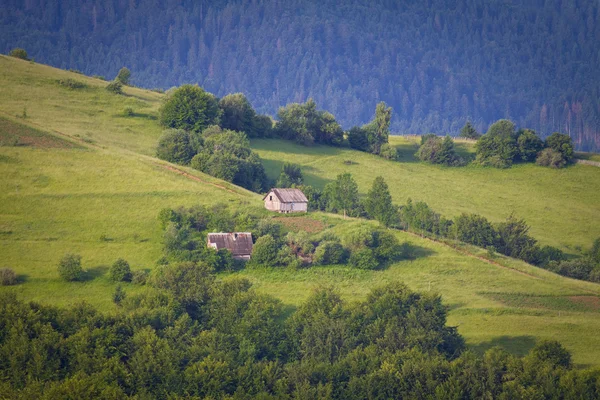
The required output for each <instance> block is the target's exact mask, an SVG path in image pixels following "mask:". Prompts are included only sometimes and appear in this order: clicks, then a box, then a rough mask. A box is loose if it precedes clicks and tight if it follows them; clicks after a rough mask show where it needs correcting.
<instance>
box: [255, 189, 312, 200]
mask: <svg viewBox="0 0 600 400" xmlns="http://www.w3.org/2000/svg"><path fill="white" fill-rule="evenodd" d="M271 192H273V194H274V195H275V196H277V198H278V199H279V201H280V202H281V203H308V199H307V198H306V196H305V195H304V193H302V191H301V190H300V189H271V190H270V191H269V193H271ZM269 193H267V196H268V195H269ZM267 196H265V197H263V200H264V199H266V198H267Z"/></svg>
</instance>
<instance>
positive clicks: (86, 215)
mask: <svg viewBox="0 0 600 400" xmlns="http://www.w3.org/2000/svg"><path fill="white" fill-rule="evenodd" d="M64 79H72V80H75V81H80V82H83V83H85V85H86V86H85V87H84V88H81V89H70V88H68V87H65V86H64V85H62V84H60V83H58V81H60V80H64ZM106 84H107V83H106V82H104V81H101V80H98V79H93V78H89V77H85V76H83V75H80V74H75V73H71V72H66V71H61V70H57V69H54V68H50V67H46V66H43V65H38V64H34V63H30V62H26V61H22V60H14V59H11V58H8V57H4V56H0V85H2V87H3V90H2V91H0V176H1V177H2V179H1V180H0V267H10V268H12V269H14V270H15V272H17V274H18V275H19V279H20V282H19V284H18V285H15V286H11V287H0V291H13V292H16V293H17V294H18V296H19V297H21V298H23V299H27V300H35V301H38V302H44V303H51V304H58V305H68V304H73V303H76V302H80V301H86V302H88V303H91V304H93V305H95V306H98V307H99V308H100V309H102V310H104V311H107V312H111V311H112V310H114V309H115V305H114V304H113V303H112V300H111V298H112V294H113V292H114V290H115V286H116V284H115V283H113V282H111V281H110V280H109V279H108V274H107V271H108V267H109V266H110V264H111V263H112V262H114V260H116V259H117V258H119V257H123V258H125V259H127V260H128V261H129V262H130V264H131V266H132V269H133V270H138V269H146V270H153V269H154V268H156V261H157V259H159V258H160V257H161V253H162V250H161V247H162V243H161V229H160V227H159V223H158V220H157V215H158V212H159V211H160V210H161V209H162V208H164V207H178V206H182V205H183V206H190V205H193V204H206V205H210V204H215V203H218V202H223V203H226V204H229V205H230V206H231V207H233V208H237V207H260V206H261V197H260V195H257V194H254V193H251V192H249V191H246V190H244V189H241V188H239V187H236V186H234V185H231V184H229V183H225V182H222V181H220V180H217V179H215V178H212V177H209V176H207V175H204V174H202V173H200V172H197V171H194V170H191V169H189V168H185V167H180V166H177V167H176V166H173V165H171V164H169V163H165V162H163V161H160V160H157V159H156V158H154V157H153V155H154V147H155V145H156V142H157V140H158V137H159V136H160V133H161V128H160V127H159V126H158V123H157V121H156V118H157V115H158V114H157V110H158V107H159V106H160V101H161V98H162V96H163V95H161V94H159V93H155V92H150V91H146V90H141V89H136V88H126V89H125V95H114V94H111V93H108V92H107V91H105V90H104V86H106ZM126 108H131V109H133V114H130V115H127V114H126V113H125V112H124V110H125V109H126ZM415 140H418V139H412V138H392V143H393V144H395V145H396V146H398V147H399V148H400V151H401V152H402V161H401V162H390V161H385V160H382V159H379V158H376V157H374V156H371V155H368V154H363V153H359V152H356V151H352V150H347V149H334V148H328V147H320V146H319V147H303V146H298V145H295V144H292V143H289V142H286V141H279V140H255V141H253V142H252V145H253V148H254V149H255V150H256V151H257V152H258V153H259V155H260V156H261V157H262V158H263V159H264V164H265V167H266V169H267V172H268V174H269V175H270V176H271V177H275V176H276V175H277V174H278V172H279V169H280V168H281V165H282V164H283V163H284V162H286V161H287V162H295V163H298V164H300V165H301V166H302V170H303V173H304V175H305V178H306V181H307V183H308V184H311V185H315V186H318V187H323V186H324V185H325V184H326V183H327V182H328V181H329V180H331V179H333V178H335V176H336V175H337V174H338V173H341V172H346V171H347V172H351V173H352V174H353V176H354V177H355V179H356V180H357V182H358V184H359V187H360V191H361V194H364V193H366V191H367V190H368V188H369V186H370V184H371V182H372V180H373V179H374V178H375V177H376V176H377V175H382V176H384V177H385V179H386V181H387V182H388V184H389V185H390V190H391V192H392V196H393V198H394V201H395V202H397V203H404V202H405V201H406V199H407V198H408V197H411V198H413V199H414V200H423V201H426V202H427V203H428V204H429V205H430V206H432V207H433V208H434V209H435V210H436V211H438V212H440V213H441V214H443V215H445V216H447V217H453V216H455V215H457V214H459V213H460V212H463V211H464V212H477V213H480V214H482V215H485V216H486V217H488V218H489V219H491V220H493V221H500V220H502V219H504V218H505V217H506V216H508V214H510V213H511V212H514V213H515V214H516V215H517V216H519V217H523V218H525V219H526V220H527V222H528V223H529V224H530V225H531V227H532V228H531V232H532V234H533V236H535V237H536V238H538V239H539V240H540V241H541V242H542V243H543V244H550V245H555V246H559V247H561V248H562V249H564V250H565V251H567V252H569V253H573V254H578V253H580V252H581V248H586V247H589V246H590V245H591V243H592V241H593V240H594V238H596V237H598V236H600V200H599V199H598V195H597V194H598V193H600V168H596V167H592V166H587V165H576V166H572V167H569V168H567V169H565V170H561V171H555V170H550V169H545V168H540V167H537V166H535V165H517V166H515V167H513V168H511V169H509V170H493V169H488V168H479V167H471V166H469V167H464V168H454V169H451V168H441V167H435V166H429V165H425V164H421V163H417V162H416V161H415V159H414V157H413V156H412V154H413V153H414V152H415V151H416V146H415ZM458 146H459V147H460V149H461V152H462V153H463V154H464V155H465V156H466V157H470V156H472V150H471V147H472V144H470V143H468V142H464V143H463V142H460V143H459V144H458ZM174 168H176V170H175V169H174ZM181 172H186V173H188V174H190V175H188V176H184V175H182V174H181ZM274 217H277V218H279V216H274ZM294 218H296V217H294ZM294 218H288V217H282V219H281V220H282V221H283V222H284V223H285V224H286V225H288V226H289V227H290V229H292V230H297V229H307V228H308V227H311V226H316V229H330V230H332V231H333V232H337V233H340V234H341V233H343V232H344V230H345V229H347V227H350V226H352V225H353V224H355V223H357V222H356V221H355V220H352V219H348V220H343V219H341V217H338V216H330V215H325V214H320V213H314V214H309V215H308V216H306V217H302V218H300V219H294ZM396 235H398V237H399V239H401V240H403V241H410V242H411V243H412V245H413V246H414V247H415V253H416V257H415V259H414V260H407V261H402V262H399V263H396V264H394V265H391V266H390V267H388V268H387V269H385V270H381V271H358V270H354V269H351V268H349V267H340V266H326V267H313V268H309V269H304V270H299V271H291V270H244V271H241V272H238V273H235V274H223V275H221V276H220V278H222V279H230V278H232V277H233V276H241V277H246V278H248V279H249V280H251V281H252V282H253V283H254V285H255V287H256V288H257V290H258V291H260V292H261V293H266V294H270V295H272V296H275V297H277V298H279V299H281V301H282V302H283V303H284V305H286V307H288V308H289V310H290V312H292V311H293V310H294V308H295V307H296V306H297V305H299V304H301V303H302V302H303V301H304V299H306V298H307V296H308V295H309V294H310V292H311V290H312V289H313V288H315V287H318V286H321V285H331V286H334V287H336V288H337V290H339V291H340V292H341V293H342V295H343V297H344V298H345V299H347V300H348V301H353V300H358V299H363V298H364V296H365V295H366V293H367V292H368V291H369V290H371V289H372V288H373V287H375V286H378V285H381V284H385V283H387V282H393V281H403V282H405V283H406V284H408V285H409V286H410V287H411V288H412V289H414V290H418V291H431V292H434V293H438V294H439V295H441V296H442V298H443V300H444V302H445V304H447V305H448V307H449V310H450V311H449V324H450V325H454V326H458V330H459V332H460V333H461V334H462V335H463V336H464V337H465V338H466V340H467V343H468V344H469V346H471V348H472V349H474V350H475V351H483V350H486V349H487V348H489V347H492V346H494V345H501V346H503V347H505V348H506V349H508V350H510V351H511V352H514V353H515V354H524V353H525V352H526V351H527V350H529V349H530V348H531V347H532V346H533V345H534V344H535V343H536V342H537V341H539V340H540V339H543V338H552V339H556V340H559V341H561V342H562V343H563V344H564V345H565V346H566V347H567V348H568V349H569V350H570V351H572V352H573V357H574V361H575V362H576V363H577V364H579V365H600V337H599V336H598V335H596V334H595V332H598V331H600V285H597V284H593V283H590V282H582V281H576V280H572V279H568V278H564V277H561V276H558V275H555V274H552V273H550V272H547V271H544V270H542V269H539V268H536V267H532V266H530V265H527V264H525V263H523V262H521V261H517V260H512V259H508V258H506V257H502V256H496V258H495V259H494V260H492V261H493V262H489V261H487V260H486V259H485V257H486V252H485V251H484V250H481V249H477V248H474V247H471V246H461V247H459V248H453V247H449V246H447V245H445V244H442V243H438V242H434V241H431V240H428V239H426V238H421V237H419V236H416V235H413V234H409V233H406V232H396ZM67 252H74V253H78V254H81V255H82V262H83V266H84V268H85V269H86V271H87V272H86V274H85V279H84V280H83V281H82V282H73V283H66V282H63V281H61V280H60V279H59V277H58V274H57V271H56V266H57V262H58V260H59V259H60V258H61V257H62V256H63V255H64V254H65V253H67ZM123 287H124V289H125V291H126V292H127V293H130V294H131V293H134V292H136V291H142V290H152V289H151V288H150V287H148V286H136V285H133V284H124V285H123Z"/></svg>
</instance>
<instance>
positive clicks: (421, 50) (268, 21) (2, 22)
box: [0, 0, 600, 151]
mask: <svg viewBox="0 0 600 400" xmlns="http://www.w3.org/2000/svg"><path fill="white" fill-rule="evenodd" d="M14 47H22V48H25V49H26V50H27V52H28V53H29V55H30V56H31V57H33V58H34V59H35V60H36V61H38V62H43V63H48V64H51V65H54V66H57V67H60V68H71V69H77V70H80V71H82V72H84V73H86V74H96V75H102V76H106V77H107V78H108V79H112V78H113V77H114V76H115V75H116V74H117V72H118V71H119V69H120V68H121V67H123V66H126V67H128V68H129V69H130V70H131V71H132V83H133V84H135V85H139V86H143V87H149V88H163V89H167V88H169V87H171V86H175V85H180V84H183V83H198V84H199V85H200V86H202V87H204V88H205V89H206V90H207V91H210V92H212V93H215V94H216V95H217V96H224V95H226V94H228V93H235V92H243V93H245V94H246V95H247V96H248V98H249V100H250V101H251V102H252V104H253V105H254V107H255V108H256V109H257V111H258V112H260V113H266V114H270V115H275V114H276V112H277V109H278V108H279V107H281V106H285V105H286V104H288V103H290V102H304V101H306V100H307V99H308V98H313V99H314V100H315V102H316V103H317V104H318V106H319V108H322V109H324V110H327V111H329V112H331V113H332V114H334V115H335V116H336V118H337V119H338V121H340V122H341V124H342V126H343V127H344V128H345V129H348V128H350V127H351V126H353V125H360V124H363V123H365V122H367V121H368V120H370V118H371V116H372V110H373V107H374V106H375V104H376V103H377V102H379V101H385V102H386V103H387V104H388V105H390V106H392V107H393V109H394V117H393V120H392V125H391V128H392V131H393V132H395V133H415V134H424V133H428V132H434V133H437V134H440V135H441V134H451V135H458V133H459V130H460V128H461V127H462V126H463V125H464V124H465V122H466V121H467V120H471V121H472V122H473V124H474V126H475V127H476V128H477V129H478V130H479V131H483V132H485V130H486V129H487V126H488V125H489V124H490V123H492V122H494V121H495V120H498V119H500V118H507V119H511V120H513V121H515V122H516V123H517V125H518V126H519V127H526V128H530V129H534V130H536V131H538V132H539V133H541V134H542V135H544V136H545V135H548V134H550V133H552V132H554V131H560V132H563V133H567V134H569V135H571V137H573V140H574V142H575V145H576V147H577V149H579V150H596V151H598V150H600V102H599V99H600V68H599V67H598V65H600V4H599V3H598V2H597V1H595V0H503V1H498V0H492V1H482V0H463V1H459V2H454V1H448V0H428V1H412V0H402V1H389V0H375V1H368V2H367V1H356V0H352V1H345V2H338V1H331V0H324V1H318V2H317V1H309V0H295V1H277V0H255V1H239V0H221V1H192V0H181V1H175V0H170V1H165V2H161V1H156V0H85V1H73V0H25V1H22V0H4V1H3V5H2V7H1V9H0V51H2V52H4V53H7V52H8V51H9V50H10V49H12V48H14Z"/></svg>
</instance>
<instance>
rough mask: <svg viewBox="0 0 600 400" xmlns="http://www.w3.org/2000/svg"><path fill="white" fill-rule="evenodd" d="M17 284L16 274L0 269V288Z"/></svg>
mask: <svg viewBox="0 0 600 400" xmlns="http://www.w3.org/2000/svg"><path fill="white" fill-rule="evenodd" d="M16 283H17V274H16V273H15V271H13V270H12V269H10V268H0V286H10V285H15V284H16Z"/></svg>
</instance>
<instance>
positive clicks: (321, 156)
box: [252, 137, 600, 254]
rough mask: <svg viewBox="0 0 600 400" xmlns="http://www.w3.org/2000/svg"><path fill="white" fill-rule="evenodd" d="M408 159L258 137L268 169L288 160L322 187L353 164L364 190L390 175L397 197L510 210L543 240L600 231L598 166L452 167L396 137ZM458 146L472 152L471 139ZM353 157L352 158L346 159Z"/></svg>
mask: <svg viewBox="0 0 600 400" xmlns="http://www.w3.org/2000/svg"><path fill="white" fill-rule="evenodd" d="M391 143H392V144H395V145H396V146H398V147H399V149H400V152H401V155H402V160H403V162H400V163H398V162H392V161H387V160H384V159H382V158H379V157H376V156H373V155H370V154H366V153H360V152H356V151H353V150H349V149H337V148H332V147H326V146H318V147H310V148H308V147H304V146H300V145H296V144H294V143H291V142H288V141H279V140H264V139H262V140H253V141H252V146H253V148H254V149H255V150H256V151H257V152H258V154H259V155H260V156H261V157H262V158H263V159H264V161H265V166H266V168H267V174H268V175H269V176H270V177H271V178H275V177H276V176H277V175H278V174H279V171H280V170H281V165H282V164H283V163H284V162H293V163H297V164H300V165H301V166H302V170H303V172H304V174H305V176H306V182H307V183H308V184H310V185H314V186H317V187H321V188H322V187H323V186H324V185H325V184H326V183H327V182H329V181H330V180H332V179H335V177H336V175H337V174H339V173H342V172H350V173H352V176H353V177H354V178H355V179H356V181H357V183H358V185H359V189H360V192H361V193H362V194H365V193H366V192H367V191H368V189H369V188H370V185H371V184H372V182H373V179H374V178H375V177H376V176H377V175H381V176H383V177H384V178H385V180H386V182H387V183H388V185H389V186H390V191H391V194H392V197H393V199H394V202H396V203H399V204H402V203H405V202H406V200H407V199H408V198H409V197H410V198H412V199H413V200H423V201H425V202H427V203H428V204H429V205H430V206H431V207H432V208H433V209H434V210H436V211H437V212H439V213H441V214H442V215H444V216H446V217H450V218H452V217H455V216H457V215H459V214H460V213H462V212H467V213H477V214H481V215H484V216H485V217H487V218H488V219H490V220H491V221H495V222H498V221H501V220H503V219H505V218H506V217H508V216H509V215H510V213H513V212H514V213H515V215H516V216H518V217H520V218H524V219H525V220H526V221H527V223H528V224H529V225H530V226H531V233H532V235H533V236H534V237H535V238H537V239H538V240H539V241H540V242H541V243H542V244H548V245H552V246H557V247H560V248H561V249H563V250H564V251H566V252H568V253H575V254H577V253H580V251H581V248H589V247H590V246H591V244H592V242H593V241H594V239H595V238H597V237H599V236H600V196H599V195H598V193H600V168H596V167H593V166H588V165H574V166H571V167H569V168H566V169H562V170H553V169H550V168H543V167H539V166H537V165H534V164H523V165H515V166H513V167H512V168H510V169H506V170H499V169H494V168H483V167H478V166H472V165H469V166H467V167H462V168H448V167H440V166H433V165H427V164H423V163H418V162H416V160H415V159H414V157H413V154H414V153H415V151H416V149H417V145H416V144H415V143H414V142H413V141H412V139H406V138H402V137H392V139H391ZM458 147H459V150H460V151H461V152H462V153H463V154H464V155H466V156H467V157H468V156H469V152H470V151H471V150H470V147H471V146H470V144H469V143H466V142H463V143H459V145H458ZM347 161H352V163H351V164H350V165H348V163H346V162H347Z"/></svg>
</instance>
